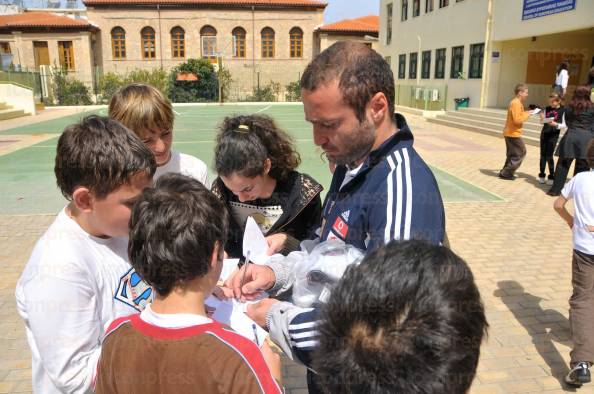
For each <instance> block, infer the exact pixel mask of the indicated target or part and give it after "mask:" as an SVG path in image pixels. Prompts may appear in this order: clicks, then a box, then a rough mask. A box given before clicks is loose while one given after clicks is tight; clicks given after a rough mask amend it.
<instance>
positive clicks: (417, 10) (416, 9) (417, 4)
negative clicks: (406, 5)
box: [413, 0, 421, 18]
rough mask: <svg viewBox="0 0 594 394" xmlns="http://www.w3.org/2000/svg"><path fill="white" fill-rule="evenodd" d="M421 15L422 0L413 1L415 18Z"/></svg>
mask: <svg viewBox="0 0 594 394" xmlns="http://www.w3.org/2000/svg"><path fill="white" fill-rule="evenodd" d="M419 15H421V0H413V18H414V17H415V16H419Z"/></svg>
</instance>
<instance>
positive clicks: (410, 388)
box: [314, 241, 488, 394]
mask: <svg viewBox="0 0 594 394" xmlns="http://www.w3.org/2000/svg"><path fill="white" fill-rule="evenodd" d="M487 326H488V325H487V321H486V319H485V312H484V308H483V304H482V301H481V298H480V294H479V291H478V289H477V287H476V285H475V283H474V279H473V276H472V273H471V271H470V269H469V268H468V266H467V265H466V263H465V262H464V261H463V260H462V259H461V258H459V257H458V256H456V255H455V254H454V253H453V252H451V251H450V250H449V249H447V248H445V247H443V246H434V245H430V244H428V243H426V242H423V241H405V242H392V243H390V244H388V245H387V246H384V247H381V248H379V249H377V250H375V251H374V252H372V253H371V254H369V255H368V256H366V258H365V259H364V260H363V261H362V262H361V264H360V265H359V266H356V267H355V266H352V267H350V268H349V269H348V270H347V272H346V273H345V275H344V277H343V278H342V280H341V281H340V282H339V284H338V285H337V287H336V288H335V289H334V290H333V291H332V294H331V296H330V300H329V302H328V303H327V304H326V305H325V306H324V307H323V312H322V321H321V322H320V325H319V326H318V329H319V333H320V346H319V348H318V349H317V350H316V352H317V353H316V354H315V356H314V369H315V370H316V371H317V372H318V374H319V376H320V379H321V382H322V385H323V387H324V388H326V389H327V390H328V392H330V393H371V394H379V393H385V394H388V393H390V394H391V393H400V394H406V393H411V394H412V393H436V394H437V393H464V392H465V391H466V390H467V389H468V388H469V387H470V385H471V383H472V380H473V379H474V376H475V372H476V367H477V363H478V359H479V353H480V346H481V342H482V339H483V335H484V334H485V333H486V328H487Z"/></svg>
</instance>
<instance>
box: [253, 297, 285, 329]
mask: <svg viewBox="0 0 594 394" xmlns="http://www.w3.org/2000/svg"><path fill="white" fill-rule="evenodd" d="M277 302H280V301H279V300H275V299H274V298H265V299H263V300H262V301H260V302H256V303H255V304H250V305H248V307H247V312H246V314H247V315H248V317H249V318H250V319H252V320H253V321H255V322H256V323H257V324H258V325H259V326H260V327H263V328H266V314H267V313H268V311H269V310H270V308H272V305H274V304H276V303H277Z"/></svg>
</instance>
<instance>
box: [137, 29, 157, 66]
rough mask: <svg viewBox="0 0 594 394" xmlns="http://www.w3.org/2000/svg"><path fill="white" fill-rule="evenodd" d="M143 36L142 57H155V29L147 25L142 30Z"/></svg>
mask: <svg viewBox="0 0 594 394" xmlns="http://www.w3.org/2000/svg"><path fill="white" fill-rule="evenodd" d="M140 35H141V37H142V58H143V59H154V58H155V57H156V55H157V50H156V49H155V30H154V29H153V28H152V27H148V26H147V27H145V28H144V29H142V30H141V31H140Z"/></svg>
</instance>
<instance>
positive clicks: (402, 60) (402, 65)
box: [398, 54, 406, 79]
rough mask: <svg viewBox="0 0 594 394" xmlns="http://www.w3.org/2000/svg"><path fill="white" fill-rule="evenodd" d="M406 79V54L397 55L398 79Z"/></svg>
mask: <svg viewBox="0 0 594 394" xmlns="http://www.w3.org/2000/svg"><path fill="white" fill-rule="evenodd" d="M405 77H406V54H402V55H398V79H404V78H405Z"/></svg>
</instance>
